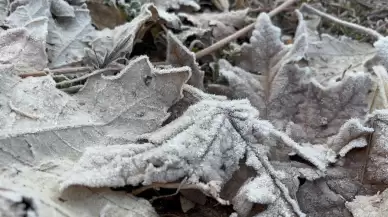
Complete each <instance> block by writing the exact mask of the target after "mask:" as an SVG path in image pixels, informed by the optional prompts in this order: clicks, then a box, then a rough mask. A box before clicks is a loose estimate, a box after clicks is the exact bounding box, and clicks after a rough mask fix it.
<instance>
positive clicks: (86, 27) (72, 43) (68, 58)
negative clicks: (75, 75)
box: [47, 5, 96, 67]
mask: <svg viewBox="0 0 388 217" xmlns="http://www.w3.org/2000/svg"><path fill="white" fill-rule="evenodd" d="M74 14H75V17H64V18H62V19H58V20H53V19H50V22H49V35H48V38H47V43H48V45H49V46H48V56H49V61H50V64H49V66H50V67H59V66H63V65H67V64H70V63H73V62H78V61H81V60H82V59H83V58H84V55H85V51H84V49H85V48H87V47H88V43H89V42H91V41H92V40H93V38H94V37H95V32H96V30H95V29H94V28H93V26H92V24H91V18H90V16H89V10H88V9H87V8H86V6H85V5H83V6H82V7H76V8H74Z"/></svg>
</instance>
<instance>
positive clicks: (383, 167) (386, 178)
mask: <svg viewBox="0 0 388 217" xmlns="http://www.w3.org/2000/svg"><path fill="white" fill-rule="evenodd" d="M369 125H370V127H373V129H374V130H375V132H374V133H373V135H372V140H371V143H370V147H369V154H368V160H367V162H366V168H365V175H364V181H365V182H367V183H372V184H373V183H381V184H388V175H387V174H388V167H387V166H388V162H387V157H386V155H387V153H388V148H387V145H386V144H387V141H388V138H387V135H388V131H387V129H388V128H387V126H388V110H386V109H384V110H377V111H375V112H374V113H373V114H372V115H371V117H370V118H369Z"/></svg>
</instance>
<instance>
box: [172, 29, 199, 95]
mask: <svg viewBox="0 0 388 217" xmlns="http://www.w3.org/2000/svg"><path fill="white" fill-rule="evenodd" d="M166 62H167V63H169V64H171V65H173V66H189V67H190V68H191V72H192V75H191V77H190V79H189V81H188V84H190V85H192V86H194V87H197V88H199V89H203V88H204V86H203V78H204V75H205V72H204V71H202V70H201V69H200V68H199V65H198V63H197V61H196V58H195V54H194V53H193V52H191V51H190V50H189V49H188V48H187V47H186V46H185V45H184V44H183V43H182V42H181V41H180V40H179V39H178V38H177V37H176V36H175V35H174V34H173V33H172V32H170V31H169V32H168V33H167V57H166Z"/></svg>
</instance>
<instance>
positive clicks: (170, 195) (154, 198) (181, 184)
mask: <svg viewBox="0 0 388 217" xmlns="http://www.w3.org/2000/svg"><path fill="white" fill-rule="evenodd" d="M186 180H187V177H186V178H184V179H183V180H182V182H181V183H180V185H179V186H178V188H177V189H176V191H175V192H174V193H173V194H169V195H163V196H158V197H153V198H152V199H151V200H149V201H150V203H153V202H154V201H155V200H159V199H162V198H166V197H172V196H175V195H177V194H178V193H179V191H180V190H181V188H182V186H183V185H184V184H185V182H186Z"/></svg>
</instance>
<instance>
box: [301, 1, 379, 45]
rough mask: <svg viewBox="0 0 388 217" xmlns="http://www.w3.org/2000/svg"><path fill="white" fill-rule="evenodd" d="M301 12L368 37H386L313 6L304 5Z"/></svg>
mask: <svg viewBox="0 0 388 217" xmlns="http://www.w3.org/2000/svg"><path fill="white" fill-rule="evenodd" d="M300 10H301V11H303V10H304V11H307V12H309V13H313V14H316V15H319V16H321V17H323V18H326V19H328V20H330V21H333V22H335V23H338V24H340V25H343V26H345V27H348V28H352V29H354V30H355V31H358V32H361V33H365V34H368V35H370V36H373V37H375V38H377V39H379V38H383V37H384V36H383V35H381V34H380V33H378V32H377V31H375V30H373V29H370V28H367V27H364V26H361V25H358V24H355V23H350V22H347V21H344V20H341V19H339V18H337V17H334V16H332V15H330V14H327V13H325V12H322V11H320V10H317V9H315V8H313V7H312V6H310V5H308V4H306V3H303V4H302V6H301V8H300Z"/></svg>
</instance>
